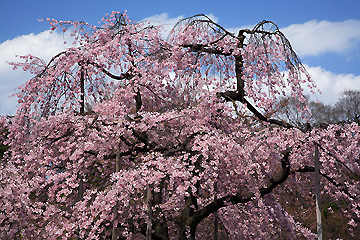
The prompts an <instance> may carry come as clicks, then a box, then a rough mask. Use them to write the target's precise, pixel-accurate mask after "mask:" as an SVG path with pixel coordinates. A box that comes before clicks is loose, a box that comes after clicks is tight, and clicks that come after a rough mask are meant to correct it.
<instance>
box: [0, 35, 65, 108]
mask: <svg viewBox="0 0 360 240" xmlns="http://www.w3.org/2000/svg"><path fill="white" fill-rule="evenodd" d="M64 40H69V41H71V38H70V37H69V36H68V34H65V35H64V34H62V33H57V32H52V33H50V31H44V32H41V33H39V34H33V33H31V34H28V35H22V36H19V37H16V38H14V39H11V40H7V41H5V42H3V43H1V44H0V99H1V102H0V114H14V113H15V109H16V107H15V106H16V101H17V99H16V98H14V97H13V98H9V97H10V96H11V95H12V94H13V93H15V92H16V91H15V90H16V89H17V87H18V86H20V85H22V84H23V83H25V81H26V80H27V79H29V78H30V77H31V76H30V75H29V74H24V73H23V72H22V71H21V70H17V71H14V70H13V69H12V67H11V66H10V65H9V64H7V62H16V61H21V59H19V58H17V57H15V56H16V55H19V56H22V55H27V54H32V55H34V56H38V57H40V58H42V59H44V60H45V61H49V60H50V59H51V57H52V56H54V55H55V54H57V53H59V52H60V51H62V50H64V49H65V48H66V47H69V45H68V44H67V45H65V44H64Z"/></svg>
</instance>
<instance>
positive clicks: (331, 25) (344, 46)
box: [281, 20, 360, 56]
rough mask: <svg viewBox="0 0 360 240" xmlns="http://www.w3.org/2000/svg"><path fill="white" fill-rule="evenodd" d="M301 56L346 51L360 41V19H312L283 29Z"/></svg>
mask: <svg viewBox="0 0 360 240" xmlns="http://www.w3.org/2000/svg"><path fill="white" fill-rule="evenodd" d="M281 31H282V32H284V34H285V36H286V37H287V38H288V39H289V40H290V42H291V44H292V45H293V47H294V50H295V51H296V53H298V54H299V55H300V56H310V55H313V56H317V55H319V54H321V53H325V52H336V53H346V52H349V51H351V49H352V48H354V47H355V46H357V45H358V44H359V43H360V20H347V21H343V22H329V21H321V22H319V21H316V20H312V21H309V22H306V23H303V24H293V25H290V26H288V27H286V28H283V29H281Z"/></svg>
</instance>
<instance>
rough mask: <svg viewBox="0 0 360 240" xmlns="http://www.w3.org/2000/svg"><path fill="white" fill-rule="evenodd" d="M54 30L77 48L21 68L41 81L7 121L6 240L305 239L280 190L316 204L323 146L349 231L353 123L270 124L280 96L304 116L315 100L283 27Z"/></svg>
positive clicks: (114, 25) (326, 180)
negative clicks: (312, 195) (313, 186)
mask: <svg viewBox="0 0 360 240" xmlns="http://www.w3.org/2000/svg"><path fill="white" fill-rule="evenodd" d="M48 21H49V23H50V24H51V26H52V30H53V31H56V29H61V30H62V31H64V32H70V33H71V36H72V40H74V43H73V47H71V48H68V49H66V50H65V51H63V52H60V53H59V54H57V55H56V56H54V57H53V58H52V59H51V60H50V61H49V62H45V61H43V60H42V59H39V58H37V57H36V56H31V55H28V56H24V57H23V60H24V61H23V62H20V63H12V65H13V66H14V68H21V69H23V70H24V71H29V72H31V73H33V75H34V77H33V78H31V79H30V80H28V81H27V82H26V83H25V84H24V85H23V86H21V88H20V91H19V93H18V94H17V97H18V99H19V100H18V102H19V109H18V111H17V113H16V115H15V116H14V117H13V118H11V119H8V118H2V119H1V125H2V128H3V129H6V131H7V137H6V139H4V140H3V142H4V144H6V145H7V146H9V150H8V151H7V152H6V153H5V156H4V158H3V160H2V161H1V166H0V172H1V174H0V199H1V200H0V236H1V237H2V238H24V239H58V238H59V239H107V238H108V239H110V238H111V239H141V238H144V239H145V237H146V238H147V239H150V238H151V239H163V240H165V239H195V238H196V239H209V238H210V237H212V236H213V235H214V233H215V232H216V234H217V235H218V236H222V237H223V238H224V239H239V238H257V239H269V238H294V237H296V236H298V235H301V236H303V237H305V238H310V239H311V238H313V237H314V233H313V232H311V230H310V229H308V228H307V227H306V226H304V225H302V224H301V223H300V222H298V221H296V219H294V217H293V216H292V215H291V214H290V213H289V212H288V211H286V209H285V206H284V201H283V200H284V196H283V195H282V194H279V191H278V190H279V189H287V190H290V191H296V192H298V193H299V194H302V195H305V196H306V195H309V189H307V188H306V186H308V185H306V183H308V181H309V180H308V178H313V172H314V159H313V154H314V148H315V146H318V148H319V150H320V155H321V157H320V163H321V170H320V171H321V172H320V174H321V176H322V178H321V181H322V184H323V185H322V187H323V191H324V192H326V193H327V194H328V195H329V196H331V198H334V199H335V200H338V201H341V202H342V203H343V204H342V205H341V206H342V207H343V211H344V213H345V214H346V218H347V220H348V222H347V223H348V226H347V227H348V231H349V232H350V234H354V231H355V229H356V226H357V224H358V222H359V219H360V202H359V201H358V200H357V199H358V198H359V191H360V189H359V186H360V185H359V180H360V170H359V153H360V152H359V151H360V150H359V147H358V143H359V139H360V127H359V125H358V124H357V122H351V121H349V122H346V123H342V124H332V125H328V126H326V127H319V126H318V125H316V124H310V123H309V124H308V125H307V127H306V128H300V127H299V126H297V125H296V124H293V123H292V122H290V121H286V120H284V119H280V118H277V116H278V115H277V114H276V113H277V112H278V110H279V109H280V108H281V107H282V106H281V102H279V99H282V98H289V99H290V98H291V99H295V100H296V102H297V103H298V104H296V111H297V113H299V114H300V115H301V116H302V117H303V118H306V117H307V116H309V108H308V104H307V99H306V97H304V91H305V90H304V89H308V90H309V91H310V92H312V93H314V92H316V91H317V89H316V86H315V84H314V81H313V80H312V78H311V77H310V75H309V74H308V73H307V71H306V69H305V68H304V67H303V66H302V64H301V62H300V60H299V58H298V57H297V55H296V54H295V52H294V51H293V49H292V47H291V45H290V42H289V41H288V40H287V39H286V37H285V36H284V34H283V33H282V32H281V31H280V30H279V28H278V27H277V25H276V24H275V23H273V22H270V21H262V22H260V23H258V24H257V25H256V26H255V27H254V28H253V29H241V30H240V31H239V32H238V33H232V32H229V31H228V30H226V29H225V28H223V27H222V26H220V25H219V24H217V23H216V22H214V21H212V20H211V19H210V18H209V17H207V16H205V15H202V14H201V15H196V16H193V17H190V18H186V19H183V20H181V21H180V22H179V23H177V24H176V26H175V27H174V28H173V30H172V31H171V32H170V34H169V36H168V38H166V39H164V38H163V37H162V36H163V35H162V34H163V32H162V31H163V30H162V28H161V26H152V25H151V24H150V23H147V22H140V23H136V22H133V21H131V20H130V19H129V18H128V16H127V15H126V13H119V12H113V13H111V14H109V15H107V17H106V18H103V19H102V23H101V25H100V26H92V25H89V24H87V23H84V22H78V21H57V20H53V19H52V20H51V19H49V20H48ZM356 116H357V115H356ZM285 201H287V200H286V199H285ZM214 222H215V224H214Z"/></svg>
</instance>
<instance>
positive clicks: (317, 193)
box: [314, 144, 322, 240]
mask: <svg viewBox="0 0 360 240" xmlns="http://www.w3.org/2000/svg"><path fill="white" fill-rule="evenodd" d="M314 160H315V196H316V222H317V224H316V225H317V236H318V240H322V222H321V204H320V162H319V148H318V146H317V145H316V144H315V155H314Z"/></svg>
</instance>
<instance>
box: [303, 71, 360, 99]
mask: <svg viewBox="0 0 360 240" xmlns="http://www.w3.org/2000/svg"><path fill="white" fill-rule="evenodd" d="M306 69H307V70H308V72H309V73H310V75H311V76H312V77H313V79H314V80H315V82H316V84H317V86H318V88H319V89H320V91H321V92H322V94H320V95H317V98H318V99H319V100H320V101H322V102H324V103H327V104H334V103H336V102H337V100H338V98H339V94H340V93H341V92H342V91H344V90H349V89H351V90H360V76H356V75H354V74H334V73H332V72H330V71H327V70H325V69H323V68H321V67H309V66H306Z"/></svg>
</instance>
